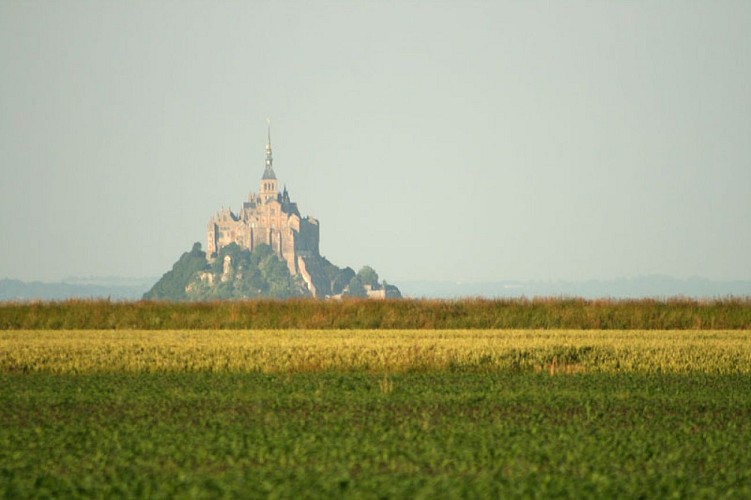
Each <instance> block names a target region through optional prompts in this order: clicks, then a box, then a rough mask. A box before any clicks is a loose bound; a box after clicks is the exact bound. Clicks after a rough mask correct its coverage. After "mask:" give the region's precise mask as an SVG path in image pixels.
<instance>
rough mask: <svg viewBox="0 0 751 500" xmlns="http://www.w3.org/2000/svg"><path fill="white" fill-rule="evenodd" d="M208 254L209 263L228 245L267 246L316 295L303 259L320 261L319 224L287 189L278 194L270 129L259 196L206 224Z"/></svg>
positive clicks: (255, 194)
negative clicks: (304, 210)
mask: <svg viewBox="0 0 751 500" xmlns="http://www.w3.org/2000/svg"><path fill="white" fill-rule="evenodd" d="M207 233H208V234H207V252H206V256H207V258H208V259H209V260H211V259H213V258H215V257H216V255H217V252H218V251H219V250H220V249H221V248H222V247H224V246H226V245H229V244H230V243H236V244H238V245H239V246H240V247H242V248H246V249H248V250H251V251H252V250H253V249H254V248H256V246H258V245H260V244H266V245H269V246H270V247H271V248H272V250H273V251H274V253H275V254H276V255H277V256H278V257H279V258H280V259H282V260H284V261H285V262H286V263H287V267H288V269H289V272H290V274H291V275H293V276H301V277H302V278H303V280H304V281H305V283H306V284H307V286H308V289H309V290H310V292H311V293H312V294H313V295H314V296H315V295H319V293H317V290H316V287H315V286H314V284H313V279H312V277H311V276H310V273H309V272H308V269H307V267H306V260H308V261H310V260H311V259H313V260H317V259H318V258H320V254H319V249H318V243H319V226H318V221H317V220H316V219H313V218H311V217H302V216H301V215H300V211H299V210H298V208H297V203H293V202H292V201H291V200H290V197H289V193H288V192H287V188H286V186H285V188H284V189H283V191H282V192H279V188H278V182H277V179H276V174H275V173H274V165H273V157H272V154H271V129H270V128H269V134H268V142H267V143H266V168H265V169H264V171H263V176H262V177H261V182H260V186H259V191H258V193H250V195H249V196H248V201H245V202H243V204H242V209H241V210H240V211H239V212H238V213H234V212H232V211H231V210H230V209H228V208H225V209H222V210H221V211H220V212H218V213H217V214H216V215H214V216H213V217H212V218H211V220H210V221H209V224H208V231H207Z"/></svg>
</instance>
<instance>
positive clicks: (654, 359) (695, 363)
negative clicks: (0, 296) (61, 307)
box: [0, 330, 751, 374]
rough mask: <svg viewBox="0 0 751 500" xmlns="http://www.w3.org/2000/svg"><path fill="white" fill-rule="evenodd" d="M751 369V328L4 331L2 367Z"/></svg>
mask: <svg viewBox="0 0 751 500" xmlns="http://www.w3.org/2000/svg"><path fill="white" fill-rule="evenodd" d="M429 371H468V372H478V371H479V372H490V371H513V372H547V373H550V374H566V373H584V372H598V373H621V372H623V373H632V372H633V373H707V374H749V373H751V332H749V331H644V330H642V331H583V330H545V331H532V330H443V331H442V330H434V331H425V330H411V331H410V330H392V331H383V330H365V331H363V330H349V331H347V330H319V331H304V330H290V331H279V330H260V331H228V330H215V331H145V330H131V331H96V330H78V331H5V332H0V372H2V373H28V372H47V373H58V374H76V373H102V372H259V373H318V372H371V373H409V372H429Z"/></svg>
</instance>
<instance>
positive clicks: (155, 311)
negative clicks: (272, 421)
mask: <svg viewBox="0 0 751 500" xmlns="http://www.w3.org/2000/svg"><path fill="white" fill-rule="evenodd" d="M332 328H333V329H365V330H369V329H405V330H414V329H425V330H434V329H452V330H455V329H489V328H494V329H519V328H524V329H586V330H603V329H604V330H637V329H648V330H731V329H732V330H751V298H732V297H730V298H725V299H713V300H694V299H687V298H670V299H664V300H657V299H638V300H637V299H634V300H615V299H613V300H609V299H600V300H584V299H574V298H535V299H524V298H521V299H497V300H490V299H462V300H414V299H404V300H402V299H400V300H342V301H332V300H326V301H324V300H314V299H299V300H284V301H281V300H276V301H275V300H247V301H227V302H205V303H175V302H147V301H140V302H110V301H108V300H68V301H63V302H37V303H12V302H6V303H0V330H24V329H26V330H39V329H41V330H44V329H48V330H80V329H92V330H134V329H140V330H169V329H172V330H186V329H187V330H217V329H221V330H245V329H253V330H259V329H299V330H326V329H332Z"/></svg>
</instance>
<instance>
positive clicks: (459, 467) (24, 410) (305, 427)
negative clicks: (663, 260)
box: [0, 330, 751, 498]
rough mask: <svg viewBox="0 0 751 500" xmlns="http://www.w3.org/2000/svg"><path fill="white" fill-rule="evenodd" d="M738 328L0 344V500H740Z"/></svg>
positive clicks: (743, 363)
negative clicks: (554, 499) (615, 499)
mask: <svg viewBox="0 0 751 500" xmlns="http://www.w3.org/2000/svg"><path fill="white" fill-rule="evenodd" d="M748 443H751V332H749V331H576V330H573V331H523V330H521V331H498V330H471V331H451V330H449V331H325V330H324V331H0V496H3V497H6V498H29V497H38V498H41V497H50V496H52V497H60V496H65V497H69V496H74V497H75V496H83V497H92V496H93V497H150V498H154V497H165V496H178V497H184V498H205V497H223V496H224V497H235V496H243V497H282V498H288V497H319V498H320V497H326V498H328V497H332V496H333V497H358V498H361V497H364V498H376V497H378V498H381V497H410V498H411V497H423V498H434V497H485V498H491V497H493V498H495V497H509V496H511V497H529V496H533V497H551V496H564V497H577V498H578V497H598V498H602V497H612V496H619V497H705V498H718V497H720V498H722V497H725V498H748V497H749V496H751V454H749V453H748Z"/></svg>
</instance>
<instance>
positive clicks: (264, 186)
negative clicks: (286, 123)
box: [259, 118, 277, 202]
mask: <svg viewBox="0 0 751 500" xmlns="http://www.w3.org/2000/svg"><path fill="white" fill-rule="evenodd" d="M266 125H267V127H268V142H267V143H266V168H265V169H264V171H263V177H261V189H260V190H259V194H260V195H261V199H262V200H263V201H264V202H266V201H268V200H275V199H276V197H277V186H276V174H275V173H274V158H273V157H272V156H271V120H269V119H268V118H267V119H266Z"/></svg>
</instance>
